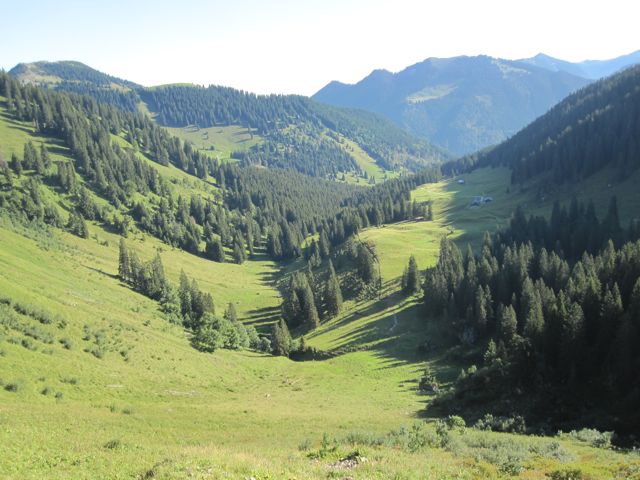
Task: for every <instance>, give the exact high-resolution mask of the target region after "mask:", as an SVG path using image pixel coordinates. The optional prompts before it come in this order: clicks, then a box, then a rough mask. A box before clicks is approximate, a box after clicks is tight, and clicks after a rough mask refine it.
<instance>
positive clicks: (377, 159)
mask: <svg viewBox="0 0 640 480" xmlns="http://www.w3.org/2000/svg"><path fill="white" fill-rule="evenodd" d="M9 74H10V75H12V76H14V77H15V78H16V79H18V80H19V81H21V82H27V83H33V84H37V85H41V86H45V87H48V88H51V89H55V90H58V91H66V92H71V93H78V94H83V95H90V96H92V97H94V98H95V99H96V100H97V101H98V102H100V103H104V104H109V105H113V106H116V107H118V108H120V109H123V110H126V111H129V112H132V113H135V112H138V111H140V112H144V113H145V114H147V115H149V116H150V118H153V119H154V120H155V121H156V122H158V123H159V124H160V125H163V126H165V127H168V128H171V129H172V130H171V131H172V133H173V134H174V135H177V136H179V137H181V138H183V139H189V140H191V141H194V144H196V145H197V146H198V147H199V149H200V151H201V153H203V154H206V155H207V156H209V157H211V158H216V159H219V160H226V159H234V160H237V161H240V163H241V164H242V165H245V166H247V165H258V166H266V167H270V168H283V169H289V170H296V171H298V172H301V173H303V174H305V175H311V176H317V177H323V178H329V179H333V180H340V181H348V182H350V183H352V182H360V181H362V183H363V184H365V185H366V184H367V183H368V182H369V181H371V182H375V181H382V180H385V179H387V178H391V177H394V176H397V175H398V174H399V173H400V172H403V171H404V172H406V171H416V170H418V169H420V168H424V167H425V166H428V165H432V164H435V163H439V162H441V161H443V160H446V159H448V158H449V156H448V154H447V153H446V152H444V151H443V150H441V149H439V148H435V147H433V146H431V145H430V144H428V143H427V142H426V141H424V140H419V139H416V138H414V137H412V136H411V135H409V134H407V133H406V132H404V131H403V130H401V129H399V128H397V127H396V126H395V125H393V124H392V123H391V122H389V121H387V120H386V119H384V118H381V117H378V116H376V115H373V114H371V113H368V112H365V111H358V110H350V109H339V108H334V107H328V106H324V105H320V104H318V103H316V102H313V101H311V100H309V99H307V98H305V97H300V96H293V95H289V96H282V95H271V96H259V95H253V94H250V93H247V92H241V91H238V90H235V89H233V88H227V87H219V86H209V87H206V88H204V87H199V86H196V85H192V84H174V85H163V86H158V87H151V88H145V87H142V86H140V85H136V84H134V83H132V82H128V81H125V80H121V79H118V78H115V77H111V76H109V75H106V74H103V73H101V72H98V71H96V70H94V69H92V68H90V67H88V66H86V65H83V64H81V63H79V62H37V63H32V64H19V65H17V66H16V67H15V68H13V69H12V70H11V71H10V72H9ZM213 129H217V130H215V132H218V131H220V130H221V129H222V130H223V131H224V129H228V130H229V131H237V130H239V129H245V130H246V132H247V134H248V136H249V142H245V141H244V140H243V139H242V137H241V136H240V137H239V136H238V135H228V134H223V135H216V134H215V132H214V131H213ZM209 130H211V131H209ZM198 132H199V133H198ZM194 133H198V135H194ZM210 134H211V135H210Z"/></svg>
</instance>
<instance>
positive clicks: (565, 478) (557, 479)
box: [547, 469, 584, 480]
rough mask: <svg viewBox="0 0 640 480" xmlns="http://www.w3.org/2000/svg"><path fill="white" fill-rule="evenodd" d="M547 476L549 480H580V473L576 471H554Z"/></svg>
mask: <svg viewBox="0 0 640 480" xmlns="http://www.w3.org/2000/svg"><path fill="white" fill-rule="evenodd" d="M547 476H548V477H549V478H550V479H551V480H582V478H584V477H583V476H582V471H580V470H578V469H573V470H554V471H553V472H551V473H548V474H547Z"/></svg>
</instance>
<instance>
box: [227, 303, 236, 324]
mask: <svg viewBox="0 0 640 480" xmlns="http://www.w3.org/2000/svg"><path fill="white" fill-rule="evenodd" d="M224 318H225V319H227V320H228V321H230V322H237V321H238V314H237V313H236V306H235V304H234V303H233V302H229V304H228V305H227V310H226V311H225V312H224Z"/></svg>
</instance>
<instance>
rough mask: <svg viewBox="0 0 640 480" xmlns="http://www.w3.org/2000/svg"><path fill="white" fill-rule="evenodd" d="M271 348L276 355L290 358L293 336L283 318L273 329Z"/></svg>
mask: <svg viewBox="0 0 640 480" xmlns="http://www.w3.org/2000/svg"><path fill="white" fill-rule="evenodd" d="M271 348H272V352H273V354H274V355H279V356H283V357H288V356H289V353H290V352H291V334H290V333H289V328H288V327H287V324H286V323H285V321H284V319H283V318H280V320H278V322H277V323H276V324H275V325H274V326H273V328H272V331H271Z"/></svg>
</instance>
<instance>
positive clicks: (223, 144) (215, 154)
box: [167, 125, 262, 161]
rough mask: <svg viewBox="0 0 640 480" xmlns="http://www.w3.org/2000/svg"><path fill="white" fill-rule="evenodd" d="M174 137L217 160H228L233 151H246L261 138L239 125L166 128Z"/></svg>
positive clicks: (259, 141) (260, 140)
mask: <svg viewBox="0 0 640 480" xmlns="http://www.w3.org/2000/svg"><path fill="white" fill-rule="evenodd" d="M167 130H169V132H171V133H172V134H173V135H175V136H176V137H180V138H182V139H183V140H187V141H189V142H191V143H193V144H194V145H195V146H196V148H198V149H199V150H200V151H201V152H203V153H206V154H207V155H209V156H211V157H212V158H218V159H219V160H221V161H222V160H230V159H231V154H232V153H233V152H234V151H246V150H249V149H250V148H251V147H252V146H254V145H257V144H259V143H261V142H262V137H260V136H259V135H258V134H256V133H255V131H254V132H250V131H249V130H248V129H247V128H245V127H241V126H239V125H231V126H219V127H208V128H199V127H196V126H195V125H192V126H188V127H182V128H167Z"/></svg>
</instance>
